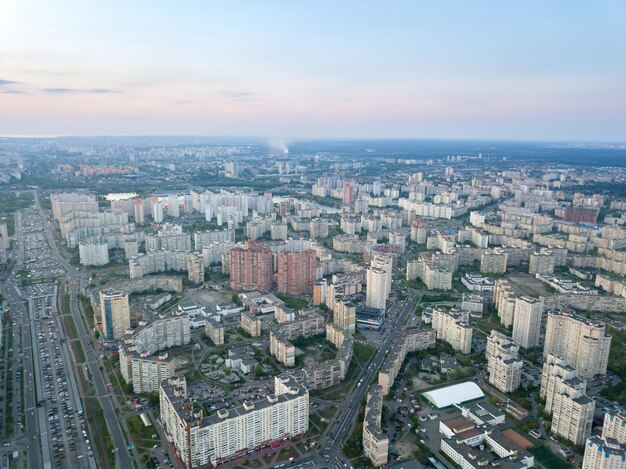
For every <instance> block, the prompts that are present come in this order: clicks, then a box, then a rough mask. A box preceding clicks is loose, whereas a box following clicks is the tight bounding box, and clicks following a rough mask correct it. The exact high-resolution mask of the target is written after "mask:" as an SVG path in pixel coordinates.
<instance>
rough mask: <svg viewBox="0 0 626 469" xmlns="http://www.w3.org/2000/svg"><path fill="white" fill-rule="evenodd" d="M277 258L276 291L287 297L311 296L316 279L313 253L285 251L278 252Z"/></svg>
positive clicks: (310, 250)
mask: <svg viewBox="0 0 626 469" xmlns="http://www.w3.org/2000/svg"><path fill="white" fill-rule="evenodd" d="M277 257H278V291H279V292H280V293H285V294H287V295H306V294H311V293H312V292H313V284H314V283H315V277H316V272H315V268H316V258H315V251H314V250H313V249H307V250H305V251H302V252H292V251H285V252H279V253H278V254H277Z"/></svg>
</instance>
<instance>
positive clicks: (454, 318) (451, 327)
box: [432, 308, 472, 353]
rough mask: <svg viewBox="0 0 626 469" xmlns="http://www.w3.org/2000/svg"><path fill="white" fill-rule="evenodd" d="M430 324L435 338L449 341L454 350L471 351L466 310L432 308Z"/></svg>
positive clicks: (470, 332)
mask: <svg viewBox="0 0 626 469" xmlns="http://www.w3.org/2000/svg"><path fill="white" fill-rule="evenodd" d="M432 326H433V329H434V330H435V332H436V333H437V339H439V340H443V341H444V342H447V343H449V344H450V345H451V346H452V348H453V349H454V350H458V351H460V352H462V353H470V352H471V351H472V327H471V326H470V325H469V313H468V312H467V311H457V310H446V309H444V308H435V309H433V319H432Z"/></svg>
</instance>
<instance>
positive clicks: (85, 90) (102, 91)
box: [41, 88, 119, 94]
mask: <svg viewBox="0 0 626 469" xmlns="http://www.w3.org/2000/svg"><path fill="white" fill-rule="evenodd" d="M41 91H43V92H44V93H48V94H73V93H91V94H108V93H119V91H118V90H113V89H110V88H42V89H41Z"/></svg>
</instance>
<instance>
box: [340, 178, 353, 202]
mask: <svg viewBox="0 0 626 469" xmlns="http://www.w3.org/2000/svg"><path fill="white" fill-rule="evenodd" d="M355 200H356V194H355V193H354V188H353V187H352V182H351V181H343V203H344V204H346V205H352V204H353V203H354V201H355Z"/></svg>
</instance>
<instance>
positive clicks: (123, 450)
mask: <svg viewBox="0 0 626 469" xmlns="http://www.w3.org/2000/svg"><path fill="white" fill-rule="evenodd" d="M35 207H36V208H37V210H39V213H40V215H41V217H42V219H43V223H44V232H45V234H46V238H47V240H48V245H49V246H50V249H51V250H52V253H53V255H54V256H55V258H56V259H57V260H58V262H59V264H61V265H62V266H63V267H64V268H65V270H66V272H67V276H66V278H67V280H68V284H69V286H70V295H71V305H72V311H71V313H72V316H73V317H74V322H75V323H76V328H77V331H78V335H79V339H80V342H81V345H82V347H83V350H84V352H85V356H86V357H87V366H88V368H89V372H90V374H91V376H92V377H93V382H94V385H95V388H96V392H97V393H98V396H99V401H100V405H101V406H102V410H103V414H104V419H105V422H106V424H107V427H108V429H109V433H110V435H111V439H112V441H113V445H114V446H115V467H116V468H119V469H127V468H130V467H133V466H132V460H131V457H130V455H129V453H128V449H127V442H126V440H125V439H124V436H123V435H122V430H121V428H120V425H119V422H118V418H117V414H116V413H115V410H114V405H113V402H112V401H111V396H110V395H109V394H108V389H107V387H106V383H105V381H104V378H103V377H102V373H101V371H100V369H99V367H98V361H97V357H96V354H95V353H94V351H93V348H92V347H91V343H90V341H89V331H87V330H86V328H85V325H84V324H83V320H82V317H81V315H80V311H78V308H77V305H78V289H79V286H80V285H79V284H80V282H81V281H82V280H83V277H82V274H81V273H80V272H79V271H78V270H77V269H76V268H74V267H73V266H72V265H70V263H69V262H67V260H65V258H64V257H63V256H61V254H60V253H59V247H58V246H57V243H56V240H55V239H54V236H53V234H52V227H51V225H50V223H49V222H48V218H47V216H46V213H45V212H44V210H43V209H42V208H41V205H40V203H39V194H38V193H37V192H36V191H35Z"/></svg>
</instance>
